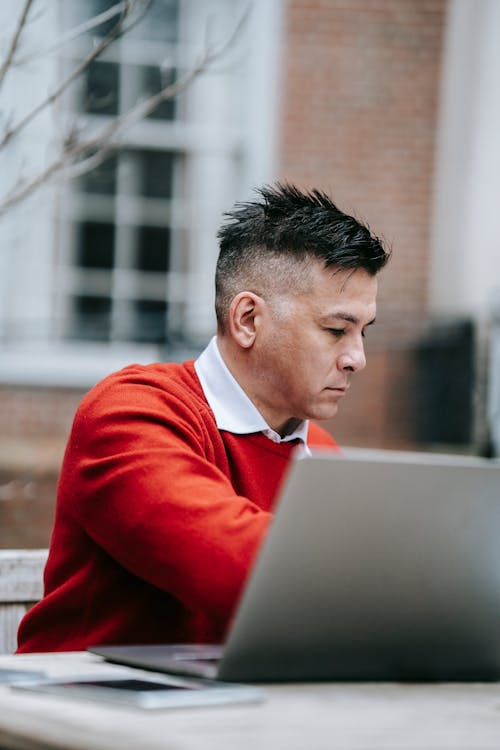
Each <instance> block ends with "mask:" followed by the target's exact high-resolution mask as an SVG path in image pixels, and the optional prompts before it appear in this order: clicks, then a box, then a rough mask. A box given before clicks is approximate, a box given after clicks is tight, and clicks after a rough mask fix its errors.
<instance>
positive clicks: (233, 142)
mask: <svg viewBox="0 0 500 750" xmlns="http://www.w3.org/2000/svg"><path fill="white" fill-rule="evenodd" d="M203 1H204V2H205V1H206V0H203ZM228 1H229V2H231V0H213V2H215V3H217V4H218V6H219V7H220V8H221V13H223V12H224V6H226V5H227V2H228ZM181 2H182V5H183V7H184V12H185V15H184V20H185V23H188V24H189V23H191V24H193V28H196V29H197V31H198V34H199V38H198V39H196V38H194V39H193V45H192V49H191V52H192V53H193V55H196V54H198V53H199V50H200V48H201V46H199V45H200V44H201V42H202V39H203V35H204V33H205V28H204V26H203V25H200V24H198V25H196V23H197V18H198V11H199V5H198V2H199V0H181ZM243 5H244V4H243ZM224 17H228V18H230V17H229V16H224ZM52 20H54V19H53V18H52ZM282 26H283V4H282V2H281V0H273V2H268V0H254V2H253V3H252V6H251V13H250V16H249V18H248V20H247V29H246V34H247V35H248V36H247V39H246V48H245V49H244V50H243V51H241V50H238V51H237V54H240V55H243V56H244V60H245V61H246V68H245V69H246V74H245V79H244V80H243V81H240V85H239V86H238V88H239V92H233V93H232V95H235V94H239V96H241V99H242V104H243V105H244V108H243V111H242V119H241V124H240V127H234V126H232V127H230V128H227V127H224V128H222V127H221V123H220V121H219V122H218V121H217V120H216V121H213V122H212V123H211V124H209V123H208V120H207V113H210V112H211V113H212V119H213V112H214V108H213V107H212V103H213V101H214V97H215V98H217V97H219V99H218V101H220V102H222V105H223V106H228V98H227V97H228V91H227V90H226V91H224V90H223V91H221V86H220V80H218V78H217V76H218V73H217V67H215V68H214V70H213V71H212V72H209V73H207V74H205V75H204V77H203V79H199V80H198V81H196V82H195V83H194V84H193V86H192V87H191V88H190V89H189V90H188V92H187V99H188V103H187V106H188V107H190V108H191V109H190V121H189V123H188V124H187V125H183V124H181V123H179V122H172V123H168V122H165V121H161V122H160V127H158V124H159V123H158V122H145V123H142V124H141V126H140V127H137V128H136V129H135V130H132V131H131V132H130V134H129V135H128V136H127V144H130V145H131V146H134V145H135V146H138V147H139V146H141V145H144V143H145V142H147V144H148V145H150V144H151V143H154V142H155V141H154V139H155V138H159V137H160V135H159V131H160V128H161V129H165V128H167V129H168V131H169V132H168V134H167V135H168V139H169V143H170V144H175V143H176V144H177V146H178V148H179V149H188V152H189V167H188V170H187V181H188V182H187V185H186V187H185V191H186V192H185V195H188V196H189V200H188V201H185V200H184V201H183V200H176V201H173V202H172V204H171V205H170V206H169V207H167V206H165V210H170V211H171V216H172V225H173V226H178V225H179V223H181V224H184V223H187V224H189V225H190V226H191V227H196V231H193V230H192V234H191V238H190V243H191V246H192V247H193V246H195V247H196V248H197V251H198V252H197V262H196V263H195V264H193V265H192V267H191V268H190V272H189V273H188V274H187V276H186V277H185V278H184V277H183V278H180V277H179V276H178V275H176V274H175V273H174V274H172V275H170V276H169V277H168V281H167V283H168V285H169V287H170V289H171V291H172V293H173V294H177V295H179V296H182V297H184V298H186V299H188V300H189V301H190V304H189V307H188V314H187V318H186V325H187V332H188V334H189V336H190V337H191V339H192V341H193V342H194V344H195V346H196V345H197V344H198V345H199V347H201V346H202V345H203V343H204V342H205V341H206V340H208V338H209V336H210V335H211V333H213V331H214V330H215V317H214V314H213V274H214V268H215V260H216V256H217V251H218V249H217V245H216V232H217V229H218V226H219V224H220V221H221V219H222V212H223V211H224V210H226V209H227V208H229V207H231V205H232V204H233V203H234V201H235V200H241V199H245V198H248V197H250V196H251V192H252V188H253V187H255V186H257V185H259V184H262V183H264V182H269V181H271V180H272V179H273V176H274V174H275V168H276V155H277V140H278V139H277V123H278V121H279V104H280V102H279V96H278V91H279V84H280V65H281V59H280V49H281V34H282ZM223 64H224V63H221V65H223ZM241 84H242V85H241ZM222 89H223V86H222ZM216 100H217V99H216ZM229 104H231V102H229ZM53 125H54V123H52V126H53ZM155 131H156V133H155ZM46 138H47V141H50V138H51V133H50V129H48V130H47V132H46ZM158 145H161V144H160V143H159V144H158ZM228 154H237V155H238V160H239V162H238V173H236V172H235V170H234V168H232V167H231V165H230V159H228ZM52 190H54V189H51V190H47V191H45V192H44V193H43V194H41V195H38V196H33V198H32V199H31V201H30V205H31V208H32V210H33V212H34V214H35V215H36V217H37V222H39V223H40V224H41V225H43V227H44V232H45V234H44V233H42V232H40V231H39V232H38V233H35V234H36V236H38V237H42V236H43V242H41V243H38V247H37V246H35V245H36V243H33V245H32V246H31V247H29V248H28V249H27V250H26V254H25V256H23V257H22V262H19V255H18V256H16V257H17V258H18V262H17V267H16V268H15V269H14V271H12V268H13V263H12V255H13V254H14V251H15V250H16V247H15V246H16V242H14V243H13V246H12V251H13V252H12V253H11V254H10V256H9V252H7V253H5V254H4V256H3V257H2V258H0V272H2V278H3V279H4V280H5V279H7V278H8V279H9V284H11V282H12V281H13V280H14V283H13V286H14V287H15V290H16V291H15V293H16V295H17V296H18V297H22V296H23V293H24V292H25V291H27V292H28V293H29V290H30V288H33V286H34V284H35V282H36V284H38V292H37V294H38V297H39V298H40V300H43V304H41V305H39V306H38V307H37V309H36V310H35V308H34V307H33V306H32V305H31V304H29V305H27V308H29V310H28V309H27V313H26V317H25V318H24V319H23V320H21V323H20V330H19V335H18V336H17V335H11V334H9V331H12V327H11V324H12V320H10V321H9V316H8V315H6V314H5V312H6V309H5V306H2V305H0V336H1V334H2V332H3V333H4V336H3V337H1V339H0V383H17V384H33V385H42V386H47V385H50V386H59V387H61V386H62V387H89V386H91V385H92V384H93V383H94V382H96V381H97V380H98V379H100V378H101V377H103V376H104V375H105V374H107V373H108V372H110V371H112V370H114V369H117V368H118V367H121V366H123V365H125V364H128V363H130V362H132V361H135V362H151V361H155V360H158V359H164V358H165V357H167V358H169V359H172V358H174V359H184V358H185V357H187V356H192V355H194V354H195V353H196V352H195V351H194V350H193V348H191V349H189V350H185V351H183V350H177V351H175V352H167V353H166V352H165V351H164V350H163V349H162V347H161V346H160V347H159V346H156V345H152V344H151V345H150V344H131V343H119V342H114V343H111V344H104V343H103V344H100V343H95V344H94V343H91V342H76V341H64V340H62V339H61V338H57V337H54V330H55V329H56V332H58V333H60V331H57V326H56V325H55V324H56V321H57V314H58V312H59V310H58V309H57V307H55V306H54V300H55V299H56V298H57V295H55V294H54V292H55V288H56V287H57V284H60V283H61V277H60V275H58V273H56V272H55V271H54V269H56V268H57V267H58V265H57V263H58V255H59V256H60V253H61V250H62V249H63V248H64V243H66V242H67V241H68V232H69V231H70V226H71V221H69V222H68V218H69V219H70V220H71V218H72V217H74V216H75V212H77V211H78V208H77V207H76V206H75V200H74V198H73V197H72V195H71V191H69V190H68V186H67V185H61V186H60V188H59V191H58V192H59V199H58V200H54V197H53V193H52ZM26 206H27V204H23V206H22V207H21V206H19V207H18V208H17V209H16V210H15V211H13V212H12V216H11V217H10V218H11V219H12V221H11V226H14V225H15V224H16V222H19V221H20V217H21V216H22V213H23V211H22V209H23V208H24V209H26ZM47 207H50V209H51V210H50V211H48V210H47ZM34 236H35V235H34V234H33V233H32V235H31V237H32V241H33V239H34ZM37 258H38V262H37V263H35V270H36V272H33V273H28V271H29V269H30V268H31V267H32V265H33V263H34V261H36V260H37ZM181 282H184V283H181ZM0 284H1V282H0ZM6 288H7V283H6V282H5V281H4V283H3V290H4V291H5V289H6ZM1 289H2V286H0V290H1ZM35 307H36V306H35ZM37 320H43V322H44V325H43V326H41V328H40V329H39V330H37V331H36V335H35V336H33V337H32V338H30V336H29V335H28V333H29V329H30V326H32V325H33V324H34V323H35V322H36V321H37ZM46 322H47V325H45V323H46ZM42 329H43V330H42Z"/></svg>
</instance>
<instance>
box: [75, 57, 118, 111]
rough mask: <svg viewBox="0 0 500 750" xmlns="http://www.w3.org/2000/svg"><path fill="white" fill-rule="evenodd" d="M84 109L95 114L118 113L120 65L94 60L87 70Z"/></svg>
mask: <svg viewBox="0 0 500 750" xmlns="http://www.w3.org/2000/svg"><path fill="white" fill-rule="evenodd" d="M82 110H83V111H84V112H88V113H89V114H93V115H116V114H117V113H118V65H117V64H116V63H107V62H98V61H96V62H93V63H91V64H90V65H89V66H88V67H87V69H86V71H85V85H84V87H83V101H82Z"/></svg>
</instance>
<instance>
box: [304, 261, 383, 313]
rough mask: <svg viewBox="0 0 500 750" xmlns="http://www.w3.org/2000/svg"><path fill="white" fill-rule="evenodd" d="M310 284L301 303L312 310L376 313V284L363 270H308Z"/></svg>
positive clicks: (315, 267) (316, 266)
mask: <svg viewBox="0 0 500 750" xmlns="http://www.w3.org/2000/svg"><path fill="white" fill-rule="evenodd" d="M310 270H311V284H310V286H309V289H308V293H307V294H305V295H304V301H305V302H306V304H308V306H309V307H310V308H311V309H316V310H317V311H318V312H321V313H322V314H325V313H326V312H327V311H330V310H335V309H336V308H337V307H342V308H345V307H346V306H347V307H351V306H352V307H356V308H362V309H364V308H366V309H367V310H370V311H371V312H374V311H375V306H376V299H377V289H378V281H377V277H376V276H371V275H370V274H369V273H368V272H367V271H365V270H364V269H363V268H358V269H355V270H351V269H343V268H339V267H338V266H337V267H331V268H325V267H324V266H322V265H320V264H314V265H313V266H312V267H311V269H310Z"/></svg>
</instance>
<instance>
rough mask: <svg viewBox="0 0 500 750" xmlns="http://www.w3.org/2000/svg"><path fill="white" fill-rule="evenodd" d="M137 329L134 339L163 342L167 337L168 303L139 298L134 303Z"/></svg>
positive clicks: (133, 335)
mask: <svg viewBox="0 0 500 750" xmlns="http://www.w3.org/2000/svg"><path fill="white" fill-rule="evenodd" d="M134 309H135V321H134V322H135V330H134V332H133V334H132V339H133V341H140V342H146V341H148V342H151V343H158V344H159V343H162V342H164V341H165V340H166V338H167V303H166V302H164V301H159V300H149V299H138V300H136V301H135V303H134Z"/></svg>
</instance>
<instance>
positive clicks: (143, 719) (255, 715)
mask: <svg viewBox="0 0 500 750" xmlns="http://www.w3.org/2000/svg"><path fill="white" fill-rule="evenodd" d="M103 666H104V669H103ZM0 667H15V668H18V669H19V668H23V669H24V668H26V669H40V670H44V671H46V672H47V673H48V674H49V675H51V676H62V675H69V674H72V675H73V674H75V673H78V674H91V673H94V672H103V671H106V672H109V671H116V672H120V673H123V674H130V670H128V669H127V668H124V667H118V666H112V665H103V663H102V662H101V661H100V660H99V658H98V657H96V656H92V655H90V654H85V653H70V654H45V655H40V654H33V655H26V656H2V657H0ZM134 674H137V672H135V673H134ZM264 690H265V694H266V699H265V701H264V702H262V703H257V704H248V705H246V704H245V705H232V706H212V707H209V708H182V709H162V710H157V711H145V710H140V709H131V708H125V707H115V706H114V705H110V704H107V705H105V704H101V703H94V702H91V701H84V700H78V699H75V698H59V697H55V696H48V695H38V694H32V693H27V692H26V693H25V692H21V691H16V690H13V689H11V688H9V687H8V686H6V685H1V686H0V748H2V750H4V749H9V750H40V749H43V750H48V749H49V748H61V749H62V748H64V750H88V748H99V750H128V749H129V748H130V750H132V749H133V750H160V748H161V750H285V749H286V750H333V749H334V748H342V750H350V749H352V750H354V749H355V750H371V749H373V750H375V749H377V750H378V749H379V748H380V749H382V748H383V750H392V749H394V750H407V749H410V748H411V749H412V750H416V749H417V748H418V750H439V749H440V748H443V750H445V749H446V750H452V749H453V750H455V749H458V748H460V749H462V748H463V750H472V749H473V750H486V749H487V748H495V750H498V748H499V747H500V683H492V684H423V685H412V684H406V685H402V684H389V683H375V684H362V683H358V684H339V683H336V684H334V683H330V684H327V683H320V684H318V683H311V684H284V685H270V686H265V688H264Z"/></svg>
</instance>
